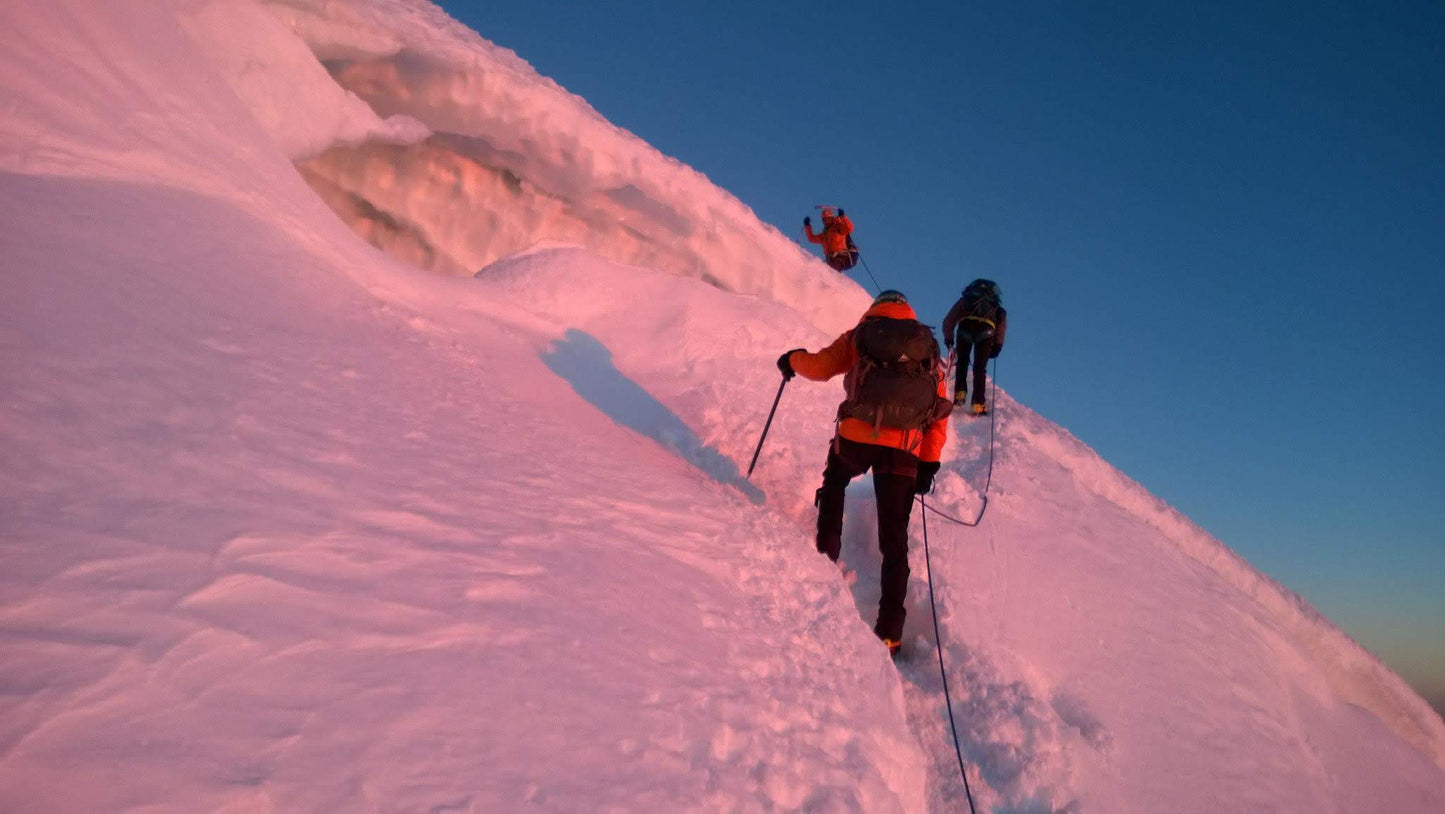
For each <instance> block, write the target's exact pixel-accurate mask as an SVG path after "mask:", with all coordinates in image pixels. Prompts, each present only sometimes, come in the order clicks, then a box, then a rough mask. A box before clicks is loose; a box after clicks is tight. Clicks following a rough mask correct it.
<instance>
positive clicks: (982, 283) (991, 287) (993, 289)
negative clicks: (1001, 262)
mask: <svg viewBox="0 0 1445 814" xmlns="http://www.w3.org/2000/svg"><path fill="white" fill-rule="evenodd" d="M963 294H964V296H968V295H970V294H972V295H974V296H978V297H993V298H994V299H1001V298H1002V297H1003V292H1002V291H1001V290H999V287H998V283H995V282H994V281H993V280H988V279H984V278H983V277H980V278H978V279H977V280H974V281H973V282H971V283H969V284H968V286H967V287H966V288H964V289H963Z"/></svg>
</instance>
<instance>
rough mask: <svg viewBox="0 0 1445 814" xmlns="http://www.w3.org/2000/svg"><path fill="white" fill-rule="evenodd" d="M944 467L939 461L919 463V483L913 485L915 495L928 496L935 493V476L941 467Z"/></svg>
mask: <svg viewBox="0 0 1445 814" xmlns="http://www.w3.org/2000/svg"><path fill="white" fill-rule="evenodd" d="M941 466H943V464H940V463H939V462H938V461H919V462H918V481H917V482H916V483H914V484H913V493H914V494H915V495H926V494H928V493H929V492H932V491H933V476H934V475H937V474H938V469H939V467H941Z"/></svg>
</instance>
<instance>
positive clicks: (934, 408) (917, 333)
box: [838, 317, 953, 430]
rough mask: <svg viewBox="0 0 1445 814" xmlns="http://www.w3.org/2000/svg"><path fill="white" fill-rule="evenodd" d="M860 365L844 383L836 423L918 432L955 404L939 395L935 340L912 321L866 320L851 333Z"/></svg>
mask: <svg viewBox="0 0 1445 814" xmlns="http://www.w3.org/2000/svg"><path fill="white" fill-rule="evenodd" d="M853 343H854V346H855V347H856V348H857V350H858V361H857V363H855V364H854V365H853V369H852V370H850V371H848V375H847V376H846V377H845V378H844V379H843V386H844V388H845V389H846V390H847V393H848V397H847V398H846V399H845V400H844V401H843V404H842V405H841V406H839V408H838V415H839V417H840V418H857V419H861V420H863V421H866V422H868V423H869V424H872V425H873V427H874V428H875V429H878V428H881V427H892V428H894V429H900V430H918V429H922V428H923V427H925V426H927V425H928V424H929V423H930V422H932V421H935V420H937V419H939V418H942V417H944V416H946V415H948V410H949V409H950V408H951V407H952V406H953V403H952V402H950V401H948V400H947V399H942V398H939V396H938V382H939V379H938V375H939V374H938V358H939V352H938V341H937V340H935V339H934V338H933V330H932V329H931V328H929V327H928V326H927V325H924V324H922V323H920V322H919V321H918V320H915V319H890V318H888V317H869V318H868V319H865V320H863V321H862V322H861V323H859V324H858V327H857V328H855V329H854V331H853Z"/></svg>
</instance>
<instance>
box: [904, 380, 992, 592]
mask: <svg viewBox="0 0 1445 814" xmlns="http://www.w3.org/2000/svg"><path fill="white" fill-rule="evenodd" d="M950 358H951V355H950ZM950 367H952V365H950ZM989 390H990V393H989V402H990V403H992V404H993V407H992V408H991V409H990V410H989V411H988V478H987V479H986V480H985V481H984V484H983V492H981V495H982V496H983V505H982V506H979V507H978V517H975V518H974V519H973V520H972V521H971V522H970V521H968V520H960V519H958V518H957V517H954V516H953V515H951V514H947V513H945V512H941V511H939V510H937V509H935V508H933V507H932V506H929V505H928V504H926V503H924V502H923V498H921V497H920V498H919V499H918V502H919V504H920V505H922V506H923V511H924V513H925V514H926V513H927V512H933V513H934V514H936V515H938V516H939V517H941V518H943V519H944V520H947V521H948V522H950V523H953V524H955V525H959V526H968V527H970V528H973V527H976V526H978V524H979V523H982V522H983V515H984V512H987V511H988V490H989V487H990V486H992V485H993V456H994V429H995V427H996V426H997V423H998V357H997V356H995V357H994V358H993V375H992V376H991V377H990V378H989ZM924 523H925V525H924V529H927V528H928V526H927V521H926V520H925V521H924ZM931 588H932V586H930V589H931Z"/></svg>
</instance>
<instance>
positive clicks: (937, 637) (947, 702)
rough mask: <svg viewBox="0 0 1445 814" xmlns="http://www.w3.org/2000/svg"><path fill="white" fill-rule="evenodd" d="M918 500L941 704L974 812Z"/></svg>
mask: <svg viewBox="0 0 1445 814" xmlns="http://www.w3.org/2000/svg"><path fill="white" fill-rule="evenodd" d="M918 502H919V503H920V504H922V505H923V511H922V512H920V515H919V516H920V517H922V518H923V566H924V569H925V571H926V572H927V574H928V605H929V607H930V608H932V609H933V640H934V642H935V643H937V644H938V676H939V678H940V679H942V680H943V704H944V706H945V707H947V709H948V728H949V730H950V731H951V732H952V733H953V753H954V754H956V755H958V774H959V776H960V777H962V778H963V793H964V796H966V797H967V798H968V810H969V814H975V813H974V808H973V791H972V790H971V789H969V787H968V770H967V769H965V768H964V767H963V747H962V746H960V745H959V743H958V724H957V723H956V722H955V721H954V718H953V699H952V698H951V697H950V696H949V694H948V671H947V670H946V669H945V668H944V666H943V634H942V633H939V631H938V603H937V602H935V601H934V599H933V563H932V562H931V557H930V556H929V553H928V504H927V503H924V501H923V496H922V495H919V496H918ZM980 519H981V516H980Z"/></svg>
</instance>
